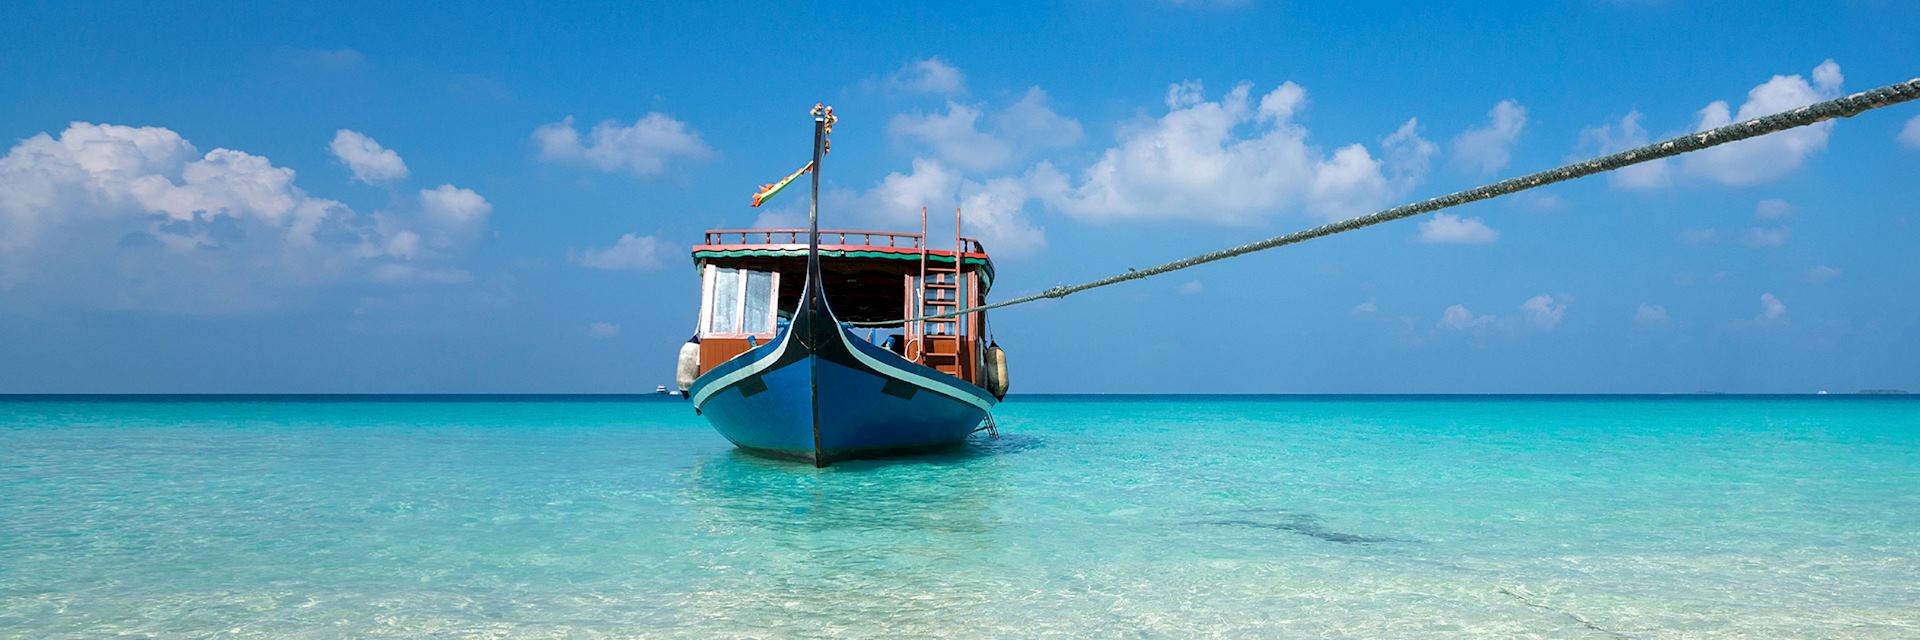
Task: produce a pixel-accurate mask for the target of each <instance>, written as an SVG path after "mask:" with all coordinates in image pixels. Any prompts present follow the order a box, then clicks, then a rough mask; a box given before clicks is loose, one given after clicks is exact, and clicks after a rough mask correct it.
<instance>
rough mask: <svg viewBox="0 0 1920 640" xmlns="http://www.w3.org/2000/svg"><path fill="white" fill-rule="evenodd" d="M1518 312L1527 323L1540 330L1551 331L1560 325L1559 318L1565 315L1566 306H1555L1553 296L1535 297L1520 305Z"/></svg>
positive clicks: (1563, 304) (1562, 304) (1561, 304)
mask: <svg viewBox="0 0 1920 640" xmlns="http://www.w3.org/2000/svg"><path fill="white" fill-rule="evenodd" d="M1520 311H1521V313H1522V314H1523V315H1525V316H1526V318H1527V321H1528V322H1531V323H1533V326H1536V327H1539V328H1541V329H1552V328H1554V327H1556V326H1559V325H1560V318H1561V317H1563V316H1565V315H1566V314H1567V305H1566V304H1565V303H1564V302H1562V303H1560V304H1555V303H1554V300H1553V296H1549V295H1544V294H1543V295H1537V296H1534V297H1531V298H1527V301H1526V302H1523V303H1521V304H1520Z"/></svg>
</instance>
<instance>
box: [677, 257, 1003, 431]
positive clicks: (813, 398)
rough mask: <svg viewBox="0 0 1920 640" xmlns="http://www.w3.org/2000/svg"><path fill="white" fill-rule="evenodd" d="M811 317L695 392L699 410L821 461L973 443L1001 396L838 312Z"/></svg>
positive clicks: (709, 377) (698, 383)
mask: <svg viewBox="0 0 1920 640" xmlns="http://www.w3.org/2000/svg"><path fill="white" fill-rule="evenodd" d="M812 291H813V288H812V286H811V283H809V286H808V295H812ZM803 299H804V298H803ZM821 308H822V309H823V310H825V305H824V301H823V304H822V307H821ZM810 315H811V314H808V313H805V312H804V310H803V312H801V313H798V314H796V315H795V319H794V322H793V323H792V324H790V325H789V326H787V327H785V328H783V329H782V330H781V331H780V333H779V334H778V335H776V336H775V338H774V339H773V340H772V341H771V342H769V343H767V344H765V345H761V346H759V347H757V348H754V349H751V350H748V351H747V352H746V353H743V354H740V355H739V356H736V357H735V358H733V359H732V360H729V361H727V362H726V363H725V364H722V365H720V366H718V367H715V368H714V369H713V370H712V371H708V372H707V373H706V374H704V375H702V376H700V377H699V378H698V379H696V380H695V381H694V383H693V385H692V386H691V387H690V388H689V389H688V391H687V397H688V398H689V399H690V400H692V402H693V407H694V410H695V411H697V412H699V413H700V415H702V416H705V417H706V418H707V421H708V422H710V423H712V424H713V426H714V429H715V430H718V431H719V432H720V434H721V435H722V436H725V437H726V438H727V440H729V441H732V442H733V443H734V444H735V445H738V446H740V447H741V448H743V449H747V450H749V451H753V452H756V453H760V454H764V455H770V456H776V457H782V458H792V459H798V460H805V461H809V462H812V463H814V464H815V465H818V466H826V465H827V464H829V463H832V462H835V461H838V460H847V459H852V458H866V457H879V456H887V455H897V454H903V453H913V452H920V451H928V450H934V449H940V448H944V447H951V446H954V445H958V444H961V443H963V442H965V441H966V439H967V436H968V435H970V434H972V433H973V431H974V430H975V429H976V428H977V427H978V426H979V425H980V423H981V421H982V420H984V419H985V418H986V417H987V413H988V412H989V411H991V410H992V409H993V406H994V405H995V404H996V403H997V402H998V400H997V399H996V398H994V397H993V396H992V395H991V394H989V393H987V392H986V390H984V389H981V388H980V387H978V386H976V385H974V384H972V383H969V382H967V381H965V380H961V379H959V378H955V377H953V376H951V375H948V374H946V373H943V372H941V371H938V370H935V369H932V368H929V367H926V366H922V365H920V364H918V363H915V362H912V361H910V360H907V359H906V358H902V357H900V356H899V355H896V354H894V353H893V352H891V351H888V350H886V349H882V348H880V347H877V346H874V345H873V344H870V343H868V342H867V341H865V340H861V339H860V338H858V337H857V336H854V335H853V334H852V333H851V332H849V331H847V330H846V329H845V328H842V327H841V326H840V325H839V323H838V322H837V321H835V320H833V316H832V312H831V311H830V310H825V312H824V313H820V314H817V315H811V317H809V316H810Z"/></svg>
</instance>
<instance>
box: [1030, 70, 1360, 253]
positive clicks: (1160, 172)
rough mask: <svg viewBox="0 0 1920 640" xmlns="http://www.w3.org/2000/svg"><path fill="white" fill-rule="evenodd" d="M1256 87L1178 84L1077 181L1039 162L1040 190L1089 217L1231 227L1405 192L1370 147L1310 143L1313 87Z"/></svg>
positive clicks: (1333, 211)
mask: <svg viewBox="0 0 1920 640" xmlns="http://www.w3.org/2000/svg"><path fill="white" fill-rule="evenodd" d="M1252 91H1253V85H1252V84H1249V83H1242V84H1240V85H1238V86H1236V87H1234V88H1233V90H1232V91H1229V92H1228V93H1227V94H1226V95H1225V96H1223V97H1221V98H1220V99H1219V100H1208V99H1207V98H1206V91H1205V89H1204V87H1203V86H1202V85H1201V84H1200V83H1199V82H1197V81H1188V82H1183V83H1178V84H1174V85H1172V86H1170V87H1168V89H1167V96H1166V100H1165V103H1166V108H1167V112H1166V114H1164V115H1162V116H1160V117H1159V118H1155V119H1151V120H1147V121H1143V122H1136V123H1133V124H1131V125H1129V126H1127V127H1124V128H1123V129H1122V131H1121V133H1120V139H1119V142H1118V145H1117V146H1115V147H1112V148H1109V149H1107V150H1106V151H1105V152H1104V153H1102V154H1100V156H1099V160H1098V161H1096V162H1095V163H1094V164H1093V165H1092V166H1090V167H1088V168H1086V169H1085V170H1084V171H1082V172H1081V173H1080V175H1079V180H1078V183H1077V184H1076V183H1075V182H1074V181H1073V180H1071V179H1069V178H1068V177H1067V176H1066V175H1064V174H1062V173H1061V172H1059V171H1058V170H1056V169H1054V167H1053V166H1052V165H1051V164H1044V163H1043V164H1042V165H1040V166H1039V167H1036V169H1035V172H1036V174H1035V176H1034V180H1033V185H1034V187H1035V189H1036V192H1037V193H1039V194H1040V196H1041V197H1042V198H1044V199H1045V200H1046V201H1047V202H1048V204H1050V205H1051V206H1053V207H1054V208H1056V209H1058V210H1060V211H1062V212H1065V213H1067V214H1069V215H1073V216H1077V217H1081V218H1088V219H1146V218H1163V219H1186V220H1199V221H1206V222H1216V223H1228V224H1235V223H1247V222H1251V221H1253V220H1256V219H1259V218H1263V217H1267V216H1271V215H1275V214H1281V213H1286V212H1288V211H1291V210H1305V211H1307V212H1309V213H1312V214H1316V215H1320V216H1325V217H1330V218H1331V217H1338V216H1344V215H1351V214H1354V213H1357V212H1361V211H1366V210H1370V209H1375V208H1378V207H1380V206H1381V205H1383V204H1385V203H1386V202H1387V201H1389V200H1390V199H1391V198H1392V197H1393V196H1394V195H1396V194H1395V192H1394V189H1393V187H1392V185H1390V183H1389V182H1388V179H1387V177H1386V175H1384V173H1383V169H1382V163H1381V161H1380V160H1379V159H1376V158H1374V157H1373V155H1372V154H1371V153H1369V152H1368V151H1367V149H1366V147H1364V146H1362V145H1359V144H1352V145H1347V146H1344V147H1340V148H1338V149H1335V150H1333V151H1332V152H1324V151H1322V150H1320V149H1319V148H1318V147H1315V146H1312V145H1310V144H1308V142H1307V138H1308V135H1307V129H1306V127H1304V126H1302V125H1300V124H1298V123H1297V122H1295V120H1294V118H1295V116H1296V115H1298V114H1299V113H1300V112H1301V110H1303V109H1304V108H1305V107H1306V103H1307V94H1306V90H1305V89H1302V88H1301V87H1300V86H1299V85H1296V84H1294V83H1291V82H1288V83H1286V84H1283V85H1281V86H1280V87H1278V88H1275V89H1274V90H1273V91H1271V92H1268V93H1267V94H1265V95H1263V96H1260V97H1259V98H1258V99H1256V98H1255V97H1254V95H1253V93H1252Z"/></svg>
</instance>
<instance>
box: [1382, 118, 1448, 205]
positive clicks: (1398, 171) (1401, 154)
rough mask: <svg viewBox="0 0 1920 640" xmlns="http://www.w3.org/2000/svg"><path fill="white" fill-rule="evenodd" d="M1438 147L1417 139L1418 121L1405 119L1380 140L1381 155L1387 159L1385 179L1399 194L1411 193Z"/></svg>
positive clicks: (1423, 174) (1416, 119)
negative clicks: (1391, 183)
mask: <svg viewBox="0 0 1920 640" xmlns="http://www.w3.org/2000/svg"><path fill="white" fill-rule="evenodd" d="M1439 152H1440V145H1437V144H1434V143H1432V142H1430V141H1428V140H1427V139H1426V138H1422V137H1420V119H1419V118H1408V119H1407V122H1406V123H1405V124H1402V125H1400V128H1399V129H1396V130H1394V132H1393V133H1392V134H1391V135H1388V136H1387V137H1386V138H1383V139H1381V140H1380V154H1381V155H1382V156H1384V157H1385V159H1386V171H1387V177H1388V178H1389V179H1390V180H1392V181H1393V184H1394V187H1395V188H1396V189H1398V190H1399V191H1402V192H1405V191H1408V190H1411V189H1412V188H1413V186H1414V185H1415V184H1418V183H1419V182H1420V179H1421V178H1424V177H1426V175H1427V168H1428V166H1429V165H1431V164H1432V162H1433V156H1434V154H1436V153H1439Z"/></svg>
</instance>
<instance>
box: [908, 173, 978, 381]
mask: <svg viewBox="0 0 1920 640" xmlns="http://www.w3.org/2000/svg"><path fill="white" fill-rule="evenodd" d="M953 237H954V251H953V264H952V265H951V266H940V265H941V263H938V262H934V261H932V260H930V259H929V257H928V249H927V214H926V209H921V210H920V307H921V308H920V313H919V314H918V315H933V314H939V313H951V312H954V311H958V310H960V309H961V307H960V303H961V302H962V301H963V300H964V299H965V297H966V296H964V295H962V291H961V283H962V282H963V280H962V279H961V270H962V267H963V265H964V263H965V252H964V251H963V249H965V245H964V244H963V243H962V241H961V240H960V210H959V209H957V208H956V209H954V210H953ZM920 333H921V335H920V363H921V364H924V365H927V366H929V367H933V368H934V369H937V370H939V371H941V372H943V373H946V374H948V375H952V376H954V377H965V376H964V373H965V371H964V370H963V368H962V367H961V353H960V349H961V344H962V342H961V340H960V318H959V317H957V316H956V317H951V318H936V319H930V320H922V321H921V325H920Z"/></svg>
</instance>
